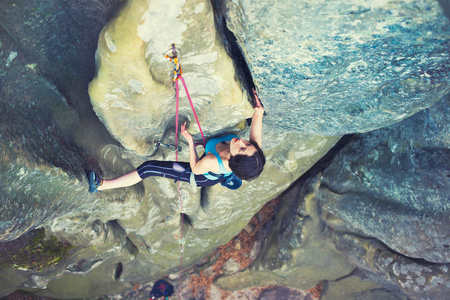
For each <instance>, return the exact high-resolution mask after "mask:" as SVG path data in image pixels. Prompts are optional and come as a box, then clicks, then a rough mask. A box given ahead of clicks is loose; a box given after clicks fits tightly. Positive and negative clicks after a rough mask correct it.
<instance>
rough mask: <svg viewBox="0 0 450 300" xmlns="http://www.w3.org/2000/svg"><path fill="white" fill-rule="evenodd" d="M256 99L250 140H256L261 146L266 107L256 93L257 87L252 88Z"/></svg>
mask: <svg viewBox="0 0 450 300" xmlns="http://www.w3.org/2000/svg"><path fill="white" fill-rule="evenodd" d="M252 92H253V97H254V100H255V112H254V113H253V117H252V125H251V127H250V141H254V142H256V143H257V144H258V146H259V147H260V148H261V143H262V119H263V115H264V107H263V106H262V104H261V101H260V100H259V97H258V95H257V94H256V91H255V89H252Z"/></svg>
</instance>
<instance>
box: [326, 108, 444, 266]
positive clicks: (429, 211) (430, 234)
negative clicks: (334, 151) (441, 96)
mask: <svg viewBox="0 0 450 300" xmlns="http://www.w3.org/2000/svg"><path fill="white" fill-rule="evenodd" d="M449 112H450V110H449V101H448V100H443V101H440V102H439V103H438V104H437V105H435V106H433V107H431V108H430V109H428V110H426V111H424V112H421V113H418V114H417V115H415V116H413V117H411V118H409V119H407V120H405V121H403V122H401V123H399V124H396V125H394V126H392V127H390V128H386V129H381V130H377V131H374V132H371V133H369V134H367V135H363V136H360V137H357V138H356V139H355V140H353V141H352V142H351V143H350V144H349V145H348V146H347V147H345V148H344V149H343V150H342V152H341V153H340V154H339V155H338V156H337V157H336V158H335V160H334V162H333V164H332V165H331V166H330V167H329V168H327V170H326V171H325V172H324V179H323V181H322V183H321V184H322V187H321V189H320V190H319V192H318V197H319V198H320V199H321V202H322V203H323V205H324V208H325V210H326V211H327V212H329V213H330V214H332V215H334V216H337V217H339V218H340V219H343V220H344V221H346V222H348V225H347V226H349V228H351V231H352V232H360V233H361V234H364V235H367V236H371V237H375V238H377V239H378V240H380V241H382V242H383V243H385V244H386V245H388V247H390V248H391V249H393V250H395V251H397V252H399V253H401V254H403V255H406V256H408V257H412V258H420V259H424V260H426V261H429V262H434V263H448V262H449V259H450V252H449V247H448V245H450V235H449V232H450V220H449V218H448V210H449V209H450V202H449V201H448V195H449V194H450V179H449V177H448V175H449V170H450V150H449V145H450V140H449V137H450V125H449V122H448V115H449Z"/></svg>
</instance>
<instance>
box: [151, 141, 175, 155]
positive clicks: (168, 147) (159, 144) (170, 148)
mask: <svg viewBox="0 0 450 300" xmlns="http://www.w3.org/2000/svg"><path fill="white" fill-rule="evenodd" d="M154 143H155V150H156V149H158V148H159V147H161V146H164V147H166V148H167V149H169V150H170V151H172V152H175V151H178V150H180V147H178V146H176V145H174V144H163V143H161V142H157V141H154Z"/></svg>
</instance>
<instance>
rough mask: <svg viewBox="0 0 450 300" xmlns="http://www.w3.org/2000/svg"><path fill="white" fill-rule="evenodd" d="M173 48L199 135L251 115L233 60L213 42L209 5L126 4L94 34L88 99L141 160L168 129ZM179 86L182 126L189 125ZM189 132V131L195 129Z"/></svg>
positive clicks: (172, 98) (140, 0) (172, 116)
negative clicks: (200, 130)
mask: <svg viewBox="0 0 450 300" xmlns="http://www.w3.org/2000/svg"><path fill="white" fill-rule="evenodd" d="M130 20H138V21H136V22H130ZM200 29H201V30H200ZM172 43H175V44H176V47H177V48H179V49H180V50H181V56H180V62H181V63H182V68H183V73H184V77H185V80H186V83H187V86H188V91H189V93H190V95H191V96H192V99H193V101H194V105H195V107H196V108H197V110H198V115H199V119H200V123H201V124H202V126H203V130H204V131H205V133H207V134H208V135H209V136H214V135H217V134H219V133H221V132H223V131H224V129H226V128H231V127H234V126H236V125H237V124H239V123H240V122H242V120H245V119H246V118H249V117H251V115H252V112H253V110H252V107H251V105H250V103H249V101H248V98H247V93H244V92H243V90H242V87H241V84H240V82H239V81H237V77H236V72H235V69H234V66H233V61H232V60H231V58H230V57H229V56H228V55H227V53H226V51H225V49H224V47H223V44H222V41H220V40H218V39H217V34H216V30H215V27H214V14H213V11H212V9H211V3H210V2H209V1H206V0H200V1H191V2H190V3H189V4H188V5H187V4H186V3H185V1H184V0H179V1H175V2H172V3H171V5H170V6H168V5H167V3H166V2H164V1H146V0H133V1H128V2H127V4H126V6H125V7H124V8H123V10H122V11H121V13H120V14H119V15H118V16H117V17H116V18H115V19H114V20H112V21H111V22H110V23H109V24H108V26H106V27H105V28H104V29H103V31H102V33H101V34H100V41H99V47H98V50H97V63H98V67H99V69H98V73H97V76H96V77H95V79H94V80H93V81H92V82H91V84H90V87H89V94H90V96H91V100H92V103H93V106H94V109H95V111H96V113H97V115H98V116H99V117H100V119H101V120H102V121H103V122H104V123H105V124H106V126H107V128H108V130H109V131H110V132H111V134H112V135H113V136H114V137H115V138H116V139H117V140H119V141H120V142H121V144H122V145H123V146H124V147H125V148H127V149H129V150H133V151H134V152H136V153H138V154H141V155H150V154H152V152H153V148H154V147H153V146H154V144H153V141H155V140H161V139H162V138H163V137H164V133H165V132H166V131H169V132H173V131H174V125H175V121H174V119H175V89H174V87H173V82H172V78H173V75H172V74H173V68H174V66H173V64H172V63H171V62H169V61H168V60H167V59H166V58H164V56H163V55H162V53H163V52H165V51H166V50H167V49H169V48H170V47H171V45H172ZM179 84H180V87H181V90H180V95H181V98H180V105H181V107H180V110H181V111H180V113H181V118H182V121H184V120H185V119H186V118H189V119H191V120H192V121H194V122H195V119H194V117H193V116H192V112H191V108H190V106H189V102H188V99H187V98H186V96H185V91H184V90H183V88H182V84H181V82H180V83H179ZM191 130H192V131H193V133H195V131H194V130H197V126H191ZM196 133H198V130H197V132H196Z"/></svg>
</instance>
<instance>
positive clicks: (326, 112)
mask: <svg viewBox="0 0 450 300" xmlns="http://www.w3.org/2000/svg"><path fill="white" fill-rule="evenodd" d="M215 3H216V4H217V5H218V6H219V8H218V9H217V10H218V11H220V12H222V15H223V19H224V20H225V21H226V26H227V28H228V29H229V30H230V31H231V32H233V33H234V35H235V36H236V39H237V44H238V46H239V47H240V48H241V49H242V52H243V53H244V58H245V61H246V62H247V63H248V66H249V68H250V70H251V74H252V76H253V79H254V80H255V82H256V83H257V85H258V86H259V88H260V89H261V96H262V97H263V98H264V99H270V102H269V103H268V109H269V111H270V113H271V114H272V116H273V118H271V119H270V120H268V121H267V125H269V126H270V131H277V130H278V131H283V130H296V131H300V132H303V133H309V134H317V135H339V134H347V133H354V132H368V131H371V130H374V129H377V128H381V127H385V126H388V125H390V124H394V123H396V122H398V121H400V120H403V119H405V118H406V117H408V116H411V115H413V114H415V113H416V112H418V111H420V110H423V109H425V108H427V107H429V106H430V105H432V104H433V103H434V102H436V101H438V100H440V99H441V98H442V97H443V96H444V95H446V94H447V93H448V92H449V84H448V77H449V70H450V68H449V64H450V57H449V52H448V49H449V41H450V39H449V38H450V30H449V21H448V19H447V18H446V16H445V14H444V12H443V10H442V8H441V7H440V5H439V2H438V1H434V0H427V1H415V0H412V1H396V0H392V1H390V0H387V1H358V0H353V1H340V0H333V1H324V0H321V1H307V0H305V1H298V0H282V1H276V2H274V1H264V0H263V1H252V0H242V1H215ZM447 7H448V4H447ZM287 111H288V112H289V116H284V113H285V112H287Z"/></svg>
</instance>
